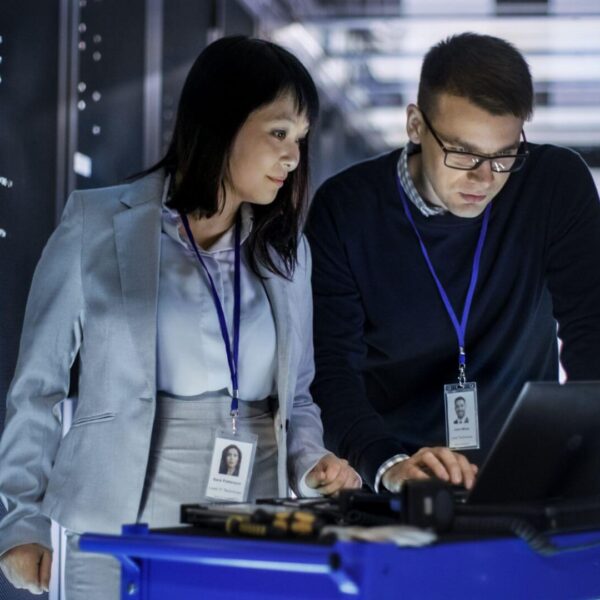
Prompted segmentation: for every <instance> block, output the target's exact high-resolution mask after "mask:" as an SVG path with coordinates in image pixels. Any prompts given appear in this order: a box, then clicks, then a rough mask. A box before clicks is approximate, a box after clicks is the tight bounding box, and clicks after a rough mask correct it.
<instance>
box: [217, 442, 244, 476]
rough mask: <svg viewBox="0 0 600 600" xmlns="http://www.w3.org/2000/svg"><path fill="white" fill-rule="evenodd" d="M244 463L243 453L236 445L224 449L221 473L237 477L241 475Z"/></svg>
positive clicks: (220, 466) (220, 467)
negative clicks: (241, 467)
mask: <svg viewBox="0 0 600 600" xmlns="http://www.w3.org/2000/svg"><path fill="white" fill-rule="evenodd" d="M241 462H242V453H241V452H240V449H239V448H238V447H237V446H236V445H235V444H230V445H229V446H227V447H226V448H224V449H223V452H222V454H221V464H220V465H219V473H221V475H232V476H233V477H237V476H238V475H239V474H240V465H241Z"/></svg>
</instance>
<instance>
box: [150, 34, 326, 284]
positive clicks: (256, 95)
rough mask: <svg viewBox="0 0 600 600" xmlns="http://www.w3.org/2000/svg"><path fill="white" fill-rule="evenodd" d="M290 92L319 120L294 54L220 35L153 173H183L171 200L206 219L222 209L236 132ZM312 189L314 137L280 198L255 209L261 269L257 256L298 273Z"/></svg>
mask: <svg viewBox="0 0 600 600" xmlns="http://www.w3.org/2000/svg"><path fill="white" fill-rule="evenodd" d="M287 93H289V94H291V96H292V97H293V99H294V102H295V108H296V109H297V111H298V113H299V114H306V116H307V118H308V121H309V123H310V124H313V123H314V121H315V120H316V118H317V115H318V111H319V99H318V94H317V90H316V87H315V84H314V82H313V80H312V78H311V76H310V75H309V73H308V71H307V70H306V68H305V67H304V66H303V65H302V64H301V63H300V61H299V60H298V59H297V58H296V57H295V56H293V55H292V54H291V53H290V52H288V51H287V50H284V49H283V48H281V47H280V46H278V45H276V44H273V43H271V42H268V41H265V40H258V39H253V38H248V37H244V36H232V37H225V38H221V39H219V40H217V41H216V42H213V43H212V44H210V45H209V46H207V47H206V48H205V49H204V50H203V51H202V52H201V54H200V55H199V56H198V58H197V59H196V61H195V62H194V64H193V65H192V68H191V70H190V72H189V74H188V76H187V79H186V81H185V84H184V86H183V90H182V92H181V98H180V101H179V108H178V111H177V119H176V122H175V129H174V131H173V138H172V140H171V143H170V146H169V148H168V150H167V153H166V155H165V156H164V158H163V159H162V160H161V161H160V162H159V163H158V164H156V165H155V166H154V167H152V168H151V169H150V170H149V171H148V172H151V171H155V170H157V169H159V168H165V169H166V171H167V172H168V173H171V175H173V176H174V175H175V173H177V174H178V178H177V182H176V185H175V186H174V188H173V193H172V196H171V199H170V201H169V206H170V207H171V208H174V209H177V210H178V211H180V212H183V213H186V214H188V213H191V212H196V213H197V214H199V215H201V216H205V217H211V216H212V215H214V214H215V213H216V212H217V211H219V210H220V209H221V208H222V207H221V206H219V197H220V193H219V192H224V191H225V189H224V185H223V181H224V178H225V175H226V173H227V167H228V163H229V154H230V151H231V147H232V145H233V141H234V139H235V136H236V134H237V133H238V131H239V130H240V128H241V127H242V125H243V124H244V122H245V121H246V119H247V118H248V116H249V115H250V113H251V112H252V111H254V110H256V109H257V108H259V107H261V106H263V105H265V104H268V103H270V102H272V101H274V100H276V99H277V98H278V97H280V96H281V95H284V94H287ZM173 178H174V177H173ZM307 193H308V136H307V137H306V138H305V139H304V141H303V142H301V145H300V163H299V165H298V167H297V169H296V170H295V171H293V172H291V173H290V174H289V175H288V177H287V179H286V181H285V183H284V185H283V186H282V188H281V189H280V190H279V193H278V194H277V197H276V198H275V200H274V201H273V202H272V203H271V204H268V205H254V206H253V207H252V208H253V212H254V224H253V229H252V234H251V235H250V237H249V238H248V241H247V244H248V248H247V251H248V255H249V258H250V261H251V265H252V268H253V270H254V271H255V272H258V271H257V264H258V262H260V263H261V264H263V265H264V266H265V267H266V268H267V269H269V270H270V271H271V272H273V273H276V274H278V275H282V276H284V277H289V276H290V275H291V273H292V272H293V270H294V267H295V265H296V259H297V257H296V249H297V244H298V237H299V235H300V230H301V226H302V221H303V219H304V217H305V212H306V206H307ZM221 197H222V196H221ZM269 246H271V247H272V248H273V249H274V250H275V251H276V252H277V254H278V255H279V256H280V257H281V259H282V261H283V264H284V271H285V272H282V270H281V269H280V267H278V265H276V264H275V262H274V261H273V259H272V257H271V256H270V255H269V250H268V247H269Z"/></svg>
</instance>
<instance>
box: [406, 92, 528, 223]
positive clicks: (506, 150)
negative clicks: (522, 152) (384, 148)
mask: <svg viewBox="0 0 600 600" xmlns="http://www.w3.org/2000/svg"><path fill="white" fill-rule="evenodd" d="M407 116H408V120H407V130H408V134H409V137H410V139H411V141H413V142H415V143H420V144H421V153H420V154H415V155H413V156H412V157H411V158H410V159H409V169H410V173H411V176H412V177H413V179H414V181H415V185H416V187H417V190H418V191H419V193H420V194H421V195H422V196H423V198H425V199H426V200H428V201H429V202H430V203H432V204H434V205H436V206H441V207H443V208H445V209H447V210H448V211H450V212H451V213H452V214H453V215H456V216H457V217H466V218H473V217H477V216H479V215H480V214H481V213H482V212H483V211H484V209H485V207H486V206H487V205H488V204H489V203H490V202H491V201H492V199H493V198H494V197H495V196H496V195H497V194H498V192H499V191H500V190H501V189H502V187H503V186H504V184H505V183H506V182H507V180H508V177H509V174H508V173H495V172H493V171H492V170H491V167H490V162H489V161H485V162H484V163H482V164H480V165H479V167H478V168H477V169H474V170H473V171H461V170H458V169H451V168H449V167H447V166H446V165H445V164H444V152H443V150H442V149H441V148H440V146H439V144H438V143H437V142H436V140H435V138H434V136H433V134H432V133H431V131H430V129H429V128H428V127H427V125H426V124H425V121H424V120H423V116H422V114H421V112H420V110H419V109H418V108H417V106H415V105H414V104H411V105H410V106H409V107H408V113H407ZM427 118H428V119H429V121H430V122H431V126H432V127H433V128H434V129H435V131H436V133H437V134H438V137H439V138H440V139H441V141H442V142H443V144H444V146H445V148H447V149H448V150H462V151H466V152H475V153H477V154H485V155H490V156H492V155H494V154H515V153H516V152H517V151H518V147H519V142H520V137H521V130H522V128H523V120H522V119H520V118H519V117H515V116H514V115H510V114H507V115H492V114H490V113H488V112H487V111H486V110H484V109H482V108H479V107H478V106H476V105H475V104H473V103H472V102H470V101H469V100H467V99H466V98H462V97H458V96H451V95H449V94H440V95H439V96H438V98H437V103H436V108H435V110H434V111H433V114H431V115H429V114H428V115H427Z"/></svg>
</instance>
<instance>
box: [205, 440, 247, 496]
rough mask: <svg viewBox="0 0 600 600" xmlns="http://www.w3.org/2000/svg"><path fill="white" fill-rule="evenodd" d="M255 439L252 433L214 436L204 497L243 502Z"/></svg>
mask: <svg viewBox="0 0 600 600" xmlns="http://www.w3.org/2000/svg"><path fill="white" fill-rule="evenodd" d="M257 444H258V436H257V435H255V434H253V433H239V432H238V433H236V434H233V433H231V432H230V431H229V432H227V431H225V430H223V429H221V430H217V432H216V433H215V442H214V446H213V448H214V449H213V454H212V460H211V462H210V472H209V474H208V484H207V486H206V497H207V498H214V499H216V500H229V501H231V502H246V500H247V498H248V488H249V487H250V479H251V477H252V468H253V467H254V457H255V454H256V446H257Z"/></svg>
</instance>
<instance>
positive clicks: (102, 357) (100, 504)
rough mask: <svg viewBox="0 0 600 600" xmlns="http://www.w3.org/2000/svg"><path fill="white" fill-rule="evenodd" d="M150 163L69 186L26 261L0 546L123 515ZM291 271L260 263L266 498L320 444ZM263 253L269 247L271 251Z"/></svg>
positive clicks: (146, 288)
mask: <svg viewBox="0 0 600 600" xmlns="http://www.w3.org/2000/svg"><path fill="white" fill-rule="evenodd" d="M163 182H164V175H163V174H162V173H160V172H157V173H154V174H151V175H149V176H147V177H144V178H143V179H140V180H138V181H135V182H133V183H129V184H126V185H121V186H116V187H109V188H103V189H97V190H89V191H81V192H74V193H73V194H72V195H71V197H70V198H69V201H68V202H67V205H66V207H65V211H64V214H63V218H62V221H61V223H60V225H59V226H58V228H57V229H56V231H55V232H54V233H53V235H52V236H51V238H50V240H49V242H48V244H47V246H46V248H45V249H44V252H43V254H42V257H41V259H40V262H39V264H38V266H37V268H36V271H35V274H34V277H33V282H32V286H31V291H30V294H29V299H28V302H27V309H26V313H25V321H24V325H23V332H22V337H21V345H20V350H19V359H18V363H17V369H16V372H15V376H14V379H13V382H12V384H11V387H10V390H9V394H8V399H7V418H6V426H5V429H4V433H3V435H2V439H1V440H0V498H1V499H2V501H3V502H4V504H5V506H6V508H7V511H8V513H7V515H6V516H5V518H4V519H3V520H2V522H1V523H0V555H1V554H2V553H3V552H5V551H6V550H8V549H10V548H12V547H14V546H16V545H19V544H23V543H28V542H37V543H40V544H43V545H44V546H47V547H50V532H49V524H50V522H49V517H51V518H53V519H54V520H56V521H58V522H59V523H60V524H61V525H63V526H65V527H67V528H68V529H72V530H74V531H79V532H81V531H118V530H119V527H120V525H121V524H122V523H131V522H135V520H136V518H137V514H138V509H139V506H140V499H141V494H142V489H143V486H144V478H145V475H146V464H147V462H148V455H149V446H150V439H151V433H152V425H153V422H154V413H155V398H156V376H155V367H156V317H157V293H158V275H159V253H160V232H161V194H162V188H163ZM298 255H299V263H298V266H297V268H296V271H295V274H294V278H293V280H292V281H287V280H285V279H283V278H282V277H277V276H274V275H273V274H271V273H268V272H267V271H266V270H263V274H264V275H265V276H266V277H267V279H266V281H265V287H266V290H267V294H268V296H269V300H270V302H271V306H272V309H273V313H274V317H275V325H276V330H277V348H278V368H277V373H278V380H277V390H278V398H279V407H278V410H277V412H276V414H275V419H274V424H275V434H276V438H277V443H278V448H279V458H278V470H277V475H278V485H279V494H280V495H282V496H283V495H287V494H288V489H289V488H288V486H291V487H292V488H293V489H294V490H295V491H296V492H298V483H299V478H300V477H301V476H302V475H303V474H304V473H305V472H306V471H307V470H308V469H309V468H311V467H312V466H313V465H314V464H315V463H316V462H317V461H318V460H319V459H320V458H321V457H322V456H324V455H325V454H326V453H327V451H326V450H325V449H324V447H323V440H322V425H321V420H320V413H319V409H318V408H317V406H316V405H315V404H314V403H313V401H312V399H311V396H310V393H309V385H310V383H311V381H312V378H313V372H314V366H313V346H312V299H311V290H310V252H309V248H308V244H307V243H306V241H305V240H304V239H302V240H301V242H300V247H299V252H298ZM273 256H274V257H275V254H273ZM78 353H79V356H80V361H81V370H80V378H79V395H78V403H77V409H76V411H75V414H74V417H73V423H72V427H71V429H70V431H69V432H68V433H67V435H66V436H65V437H64V439H62V440H61V423H60V410H59V408H60V404H61V402H62V401H63V400H64V399H65V398H66V396H67V394H68V390H69V373H70V368H71V366H72V364H73V362H74V361H75V358H76V356H77V354H78Z"/></svg>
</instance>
